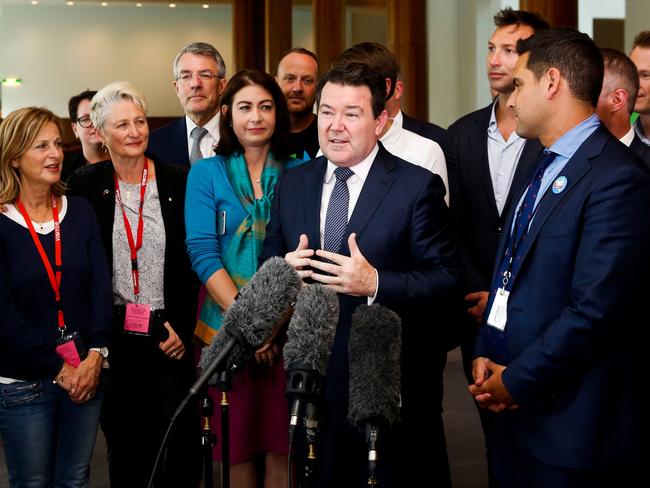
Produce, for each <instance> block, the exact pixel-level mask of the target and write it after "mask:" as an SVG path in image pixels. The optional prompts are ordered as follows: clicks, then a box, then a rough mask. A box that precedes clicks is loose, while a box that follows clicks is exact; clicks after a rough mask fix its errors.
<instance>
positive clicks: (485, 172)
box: [470, 104, 499, 215]
mask: <svg viewBox="0 0 650 488" xmlns="http://www.w3.org/2000/svg"><path fill="white" fill-rule="evenodd" d="M491 114H492V104H490V105H488V106H487V107H485V108H484V109H483V110H481V112H480V113H479V114H477V117H476V118H475V119H474V122H475V123H476V127H475V130H473V131H472V132H471V136H470V145H471V148H470V151H471V152H472V158H471V160H472V162H473V163H474V170H475V171H476V177H477V179H478V181H479V183H480V186H481V188H482V189H483V192H484V194H485V199H484V200H485V201H486V202H488V205H489V206H490V208H491V209H492V212H493V213H494V214H495V215H499V211H498V209H497V204H496V202H495V197H494V188H492V177H491V176H490V161H489V159H488V149H487V148H488V143H487V128H488V125H489V124H490V115H491Z"/></svg>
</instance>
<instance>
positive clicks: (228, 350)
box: [190, 257, 302, 394]
mask: <svg viewBox="0 0 650 488" xmlns="http://www.w3.org/2000/svg"><path fill="white" fill-rule="evenodd" d="M301 285H302V282H301V280H300V277H299V276H298V274H297V273H296V271H295V270H294V269H293V268H292V267H291V265H289V263H287V262H286V261H285V260H284V259H283V258H280V257H274V258H271V259H269V260H268V261H266V262H265V263H264V264H263V265H262V266H261V267H260V269H259V270H258V271H257V273H255V274H254V275H253V277H252V278H251V279H250V281H249V282H248V283H246V285H244V286H243V287H242V288H241V289H240V290H239V293H238V295H237V299H236V300H235V301H234V302H233V303H232V305H231V306H230V307H228V309H227V310H226V312H225V313H224V316H223V323H222V325H221V328H220V329H219V332H218V334H217V335H216V336H215V338H214V339H213V340H212V342H211V343H210V345H209V346H207V347H205V348H204V349H203V352H202V354H201V360H200V362H199V367H200V368H201V369H202V374H201V376H200V377H199V379H198V380H196V382H195V383H194V385H193V386H192V388H190V392H193V393H194V394H196V393H197V392H198V391H199V389H200V388H201V387H202V386H203V385H204V384H205V383H206V382H208V380H210V384H215V383H216V381H217V378H216V375H215V373H216V372H219V371H220V370H223V369H224V368H226V367H227V369H228V370H229V371H231V372H232V371H236V370H237V369H239V368H241V367H242V366H243V364H244V363H245V362H246V361H247V360H248V359H250V358H251V357H252V356H253V354H254V352H255V350H256V349H257V348H259V347H260V346H261V345H262V344H263V343H264V341H266V340H267V339H268V338H269V337H270V336H271V334H272V333H273V332H274V326H275V325H276V324H278V323H280V322H282V321H283V320H286V318H287V317H288V315H289V314H290V313H291V306H292V305H293V303H294V302H295V301H296V297H297V295H298V291H299V290H300V287H301Z"/></svg>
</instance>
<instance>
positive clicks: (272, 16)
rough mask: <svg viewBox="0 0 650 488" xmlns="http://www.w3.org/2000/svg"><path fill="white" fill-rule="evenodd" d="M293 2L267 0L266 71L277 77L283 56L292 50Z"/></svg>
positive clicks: (289, 0) (287, 0) (288, 0)
mask: <svg viewBox="0 0 650 488" xmlns="http://www.w3.org/2000/svg"><path fill="white" fill-rule="evenodd" d="M291 3H292V2H291V0H266V15H265V28H266V71H267V72H269V73H271V74H272V75H275V72H276V70H277V67H278V63H279V62H280V59H281V57H282V55H283V54H284V53H285V52H287V51H288V50H289V49H291V48H292V47H293V46H292V41H291Z"/></svg>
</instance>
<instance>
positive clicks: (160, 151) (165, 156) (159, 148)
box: [147, 116, 190, 170]
mask: <svg viewBox="0 0 650 488" xmlns="http://www.w3.org/2000/svg"><path fill="white" fill-rule="evenodd" d="M187 147H188V146H187V122H186V121H185V116H183V117H181V118H179V119H178V120H176V121H174V122H170V123H169V124H167V125H163V126H162V127H159V128H158V129H156V130H153V131H151V134H149V146H148V147H147V152H149V153H151V154H152V155H153V156H154V157H155V158H156V159H158V160H160V161H162V162H163V163H167V164H174V165H180V166H184V167H185V168H187V169H188V170H189V169H190V155H189V152H188V150H187Z"/></svg>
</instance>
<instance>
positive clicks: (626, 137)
mask: <svg viewBox="0 0 650 488" xmlns="http://www.w3.org/2000/svg"><path fill="white" fill-rule="evenodd" d="M634 134H635V132H634V127H632V126H630V130H628V131H627V134H625V135H624V136H623V137H621V138H620V139H619V141H621V142H622V143H623V144H625V145H626V146H627V147H630V144H632V141H633V140H634Z"/></svg>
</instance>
